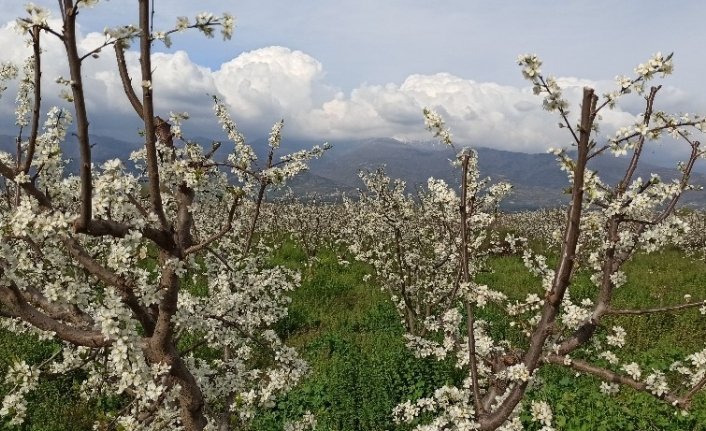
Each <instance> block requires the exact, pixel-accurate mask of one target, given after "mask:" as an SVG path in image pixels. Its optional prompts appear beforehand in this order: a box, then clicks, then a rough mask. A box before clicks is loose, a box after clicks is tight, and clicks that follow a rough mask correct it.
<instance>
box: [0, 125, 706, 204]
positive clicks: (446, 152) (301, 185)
mask: <svg viewBox="0 0 706 431" xmlns="http://www.w3.org/2000/svg"><path fill="white" fill-rule="evenodd" d="M197 140H198V141H199V142H202V143H204V145H205V146H206V147H209V146H210V142H211V140H210V139H207V138H199V139H197ZM91 143H92V144H95V145H94V147H93V156H94V159H95V162H97V163H102V162H103V161H105V160H108V159H112V158H126V157H127V156H128V155H129V154H130V152H132V151H134V150H137V149H139V148H140V146H141V145H142V144H140V143H130V142H125V141H120V140H117V139H113V138H110V137H104V136H91ZM321 143H323V141H322V142H315V141H304V140H285V141H284V142H283V143H282V147H281V148H280V149H279V151H278V152H277V154H279V155H283V154H287V153H289V152H293V151H298V150H301V149H305V148H311V146H312V145H315V144H321ZM251 144H252V145H253V148H254V149H255V152H256V154H257V155H258V157H259V158H260V159H261V160H263V159H264V158H265V157H266V155H267V153H268V151H269V147H268V146H267V140H266V139H258V140H255V141H253V142H252V143H251ZM333 146H334V147H333V149H331V150H329V151H327V152H326V153H325V155H324V157H323V158H322V159H320V160H314V161H312V162H311V163H310V170H309V171H308V172H306V173H305V174H303V175H301V176H299V177H297V178H295V179H294V180H292V181H290V182H289V184H288V186H289V187H290V188H291V189H292V190H293V192H294V193H295V194H296V195H299V196H305V195H307V194H308V195H311V194H318V195H321V196H329V197H334V196H338V195H340V194H341V193H345V194H347V195H349V196H354V195H356V194H357V189H358V188H360V187H362V183H361V181H360V179H359V178H358V172H359V171H360V170H375V169H377V168H379V167H381V166H383V165H385V166H386V171H387V173H388V175H390V176H391V177H393V178H401V179H403V180H405V181H406V182H407V184H408V188H409V190H410V191H412V190H413V187H414V185H417V184H425V183H426V181H427V179H428V178H429V177H435V178H439V179H443V180H445V181H446V182H447V183H449V184H452V185H457V184H459V173H458V170H456V169H453V168H452V167H451V166H450V159H453V157H454V153H453V151H452V150H451V149H449V148H446V147H444V146H442V145H439V144H433V143H429V142H401V141H398V140H395V139H389V138H379V139H365V140H359V141H348V142H334V143H333ZM227 148H228V146H227V145H223V146H222V147H221V148H220V149H219V150H218V152H217V153H216V159H224V158H225V157H226V154H227V151H228V149H227ZM14 149H15V143H14V137H12V136H7V135H0V150H4V151H10V152H13V153H14V151H15V150H14ZM476 150H477V151H478V156H479V167H480V170H481V175H482V176H489V177H490V178H491V180H492V181H493V182H498V181H507V182H509V183H511V184H513V186H514V188H513V193H512V194H511V195H510V196H509V197H508V198H507V199H506V200H505V201H504V202H503V205H502V206H503V208H504V209H506V210H511V211H515V210H529V209H537V208H544V207H551V206H557V205H562V204H565V203H567V202H568V196H567V195H566V194H564V193H563V190H564V189H565V188H567V187H568V185H569V183H568V179H567V176H566V173H565V172H563V171H561V170H560V169H559V166H558V164H557V162H556V160H555V157H554V156H553V155H551V154H527V153H518V152H510V151H503V150H495V149H492V148H484V147H478V148H476ZM64 151H65V155H66V156H67V157H69V158H73V159H74V160H75V161H74V163H72V164H71V165H70V169H71V170H73V171H77V166H78V164H77V163H76V160H77V159H78V145H77V143H76V138H75V136H71V137H69V138H68V139H67V143H66V145H65V146H64ZM277 157H278V156H277ZM626 163H627V159H626V158H624V157H623V158H615V157H612V156H610V155H606V156H605V157H598V158H596V159H594V160H591V161H590V164H589V168H590V169H593V170H597V171H598V173H599V175H600V176H601V178H602V179H603V180H604V181H607V182H608V183H610V184H615V183H616V182H617V181H619V180H620V175H621V174H622V173H623V172H624V169H625V166H626ZM651 173H656V174H659V175H660V176H661V177H662V179H663V180H665V181H666V180H670V179H672V178H676V177H677V175H678V171H677V170H676V169H668V168H663V167H658V166H654V165H649V164H643V165H642V166H641V167H640V169H639V170H638V172H637V175H639V176H642V177H643V178H649V176H650V174H651ZM692 182H693V183H695V184H701V185H706V176H704V175H702V174H693V175H692ZM683 203H685V204H688V205H690V206H697V207H706V193H705V192H692V193H689V194H687V195H686V196H685V197H684V199H683Z"/></svg>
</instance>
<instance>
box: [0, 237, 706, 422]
mask: <svg viewBox="0 0 706 431" xmlns="http://www.w3.org/2000/svg"><path fill="white" fill-rule="evenodd" d="M272 263H273V264H279V265H285V266H288V267H290V268H297V269H304V268H305V264H306V256H305V254H304V253H303V251H301V250H300V249H299V248H298V247H297V246H296V245H295V244H294V243H286V244H284V245H283V246H282V247H280V248H279V250H278V251H277V253H276V256H275V257H274V258H273V262H272ZM490 264H491V266H492V268H493V270H494V271H493V272H492V273H491V272H489V273H484V274H482V275H481V276H480V279H479V282H482V283H486V284H488V285H489V286H490V287H492V288H496V289H498V290H502V291H503V292H505V293H506V294H507V295H508V296H510V297H511V298H512V297H517V298H520V297H523V296H524V295H526V294H527V293H528V292H538V291H539V289H540V287H539V281H538V280H537V279H535V278H534V277H533V276H531V275H530V274H529V272H528V271H527V270H526V269H525V268H524V266H523V264H522V261H521V259H520V258H519V257H512V256H510V257H496V258H493V259H492V260H491V262H490ZM369 271H370V270H369V268H368V267H367V266H366V265H363V264H360V263H356V262H351V263H350V264H349V265H341V264H340V263H339V261H338V258H337V256H336V254H334V253H333V252H330V251H325V252H324V253H322V254H321V255H320V260H319V262H318V263H317V264H316V265H315V266H314V269H313V272H311V274H310V275H309V276H308V277H305V279H304V281H303V283H302V286H301V287H300V288H299V289H298V290H296V291H295V292H294V293H293V295H292V300H293V301H292V304H291V307H290V310H289V316H288V317H287V318H285V319H284V320H282V321H280V322H279V323H278V324H277V326H276V329H277V331H278V332H279V334H280V335H281V336H282V337H283V338H285V339H286V341H287V342H288V343H289V344H290V345H292V346H295V347H296V348H297V349H298V350H299V351H300V352H301V354H302V355H303V356H304V357H305V358H306V359H307V360H308V361H309V363H310V364H311V366H312V374H311V375H310V377H309V378H308V379H307V380H306V381H305V382H304V383H303V384H301V385H300V386H299V387H297V388H296V389H294V390H293V391H292V392H291V393H289V394H288V395H287V396H286V397H284V398H282V399H280V400H279V402H278V404H277V406H276V407H275V408H274V409H273V410H269V411H265V412H262V413H261V414H260V415H259V416H258V417H257V418H256V419H255V421H254V422H253V423H252V427H251V429H253V430H281V429H282V427H283V425H284V423H285V422H288V421H292V420H295V419H297V418H299V417H300V416H301V415H302V414H303V413H305V412H306V411H311V412H313V413H314V414H315V415H316V417H317V420H318V427H317V429H319V430H393V429H409V428H410V426H409V425H406V426H396V425H395V424H394V423H393V421H392V416H391V411H392V408H393V407H394V406H395V405H396V404H398V403H400V402H403V401H405V400H407V399H411V400H415V399H417V398H419V397H421V396H428V395H430V394H431V393H433V391H434V389H436V388H438V387H439V386H442V385H443V384H444V383H458V382H459V381H460V380H461V379H462V375H461V372H460V371H459V370H457V369H455V368H454V367H453V365H452V363H451V362H449V361H447V362H438V361H436V360H433V359H417V358H415V357H414V355H413V354H412V352H411V351H409V350H408V349H407V348H406V347H405V346H404V342H403V338H402V335H403V332H404V331H403V328H402V325H401V324H400V321H399V317H398V315H397V312H396V311H395V309H394V307H393V305H392V304H391V302H390V301H389V299H388V296H387V294H386V293H384V292H382V291H380V289H379V288H378V287H377V286H374V285H371V283H370V282H368V283H364V282H363V281H362V279H363V276H364V275H365V274H367V273H368V272H369ZM627 272H628V275H629V280H630V281H629V282H628V284H627V285H625V286H623V287H621V288H620V289H619V290H618V291H617V294H616V298H615V303H616V305H617V306H621V307H622V306H624V307H631V308H632V307H638V306H645V305H649V306H659V305H667V304H678V303H680V302H681V301H683V296H684V295H685V294H687V293H690V294H692V295H694V299H703V297H705V296H706V292H705V291H704V287H703V286H705V285H706V264H704V263H703V262H700V261H693V260H691V259H688V258H686V257H685V255H684V253H683V252H682V251H679V250H676V249H670V250H665V251H663V252H662V253H658V254H652V255H639V256H637V257H636V258H635V259H634V261H632V262H630V263H629V264H628V267H627ZM591 289H592V287H591V284H590V283H589V282H588V280H587V278H586V277H582V276H581V275H579V277H578V278H577V280H576V282H575V284H574V285H573V286H572V290H571V292H572V297H573V298H582V297H584V296H589V295H591V294H592V291H591ZM699 295H700V296H699ZM479 317H480V318H484V319H488V320H489V321H490V322H492V323H493V328H494V329H493V330H494V335H496V336H498V337H511V338H514V337H515V334H513V330H512V328H510V327H509V325H507V322H506V321H505V320H504V319H505V318H504V317H503V315H502V314H501V313H500V312H499V310H497V309H494V308H493V307H486V308H485V309H483V310H481V315H480V316H479ZM612 324H619V325H621V326H623V327H624V328H625V329H626V330H627V332H628V337H629V339H628V341H629V342H628V344H627V346H626V347H625V348H624V350H622V351H621V355H622V356H623V357H633V358H634V360H635V361H636V362H638V363H639V364H640V365H641V366H642V367H643V369H649V368H650V367H652V366H654V367H656V368H664V367H667V366H669V364H670V363H672V362H673V361H674V360H676V359H678V358H681V357H684V355H686V354H688V353H690V352H692V351H695V350H700V349H702V348H703V345H704V341H705V340H704V336H703V334H704V332H705V331H704V329H706V317H704V316H702V315H700V314H699V312H698V310H695V309H692V310H687V311H683V312H680V313H677V314H659V315H651V316H620V317H616V318H614V319H613V320H612V321H610V322H608V323H607V325H612ZM518 340H519V338H518ZM628 346H629V347H628ZM675 346H680V347H678V348H677V347H675ZM54 348H55V346H53V345H52V343H49V342H37V341H35V340H32V339H29V338H27V337H17V336H15V335H12V334H10V333H9V332H6V331H2V332H0V370H5V369H6V367H8V366H9V365H10V364H11V363H12V361H13V360H14V359H16V358H23V359H26V360H27V361H28V362H31V363H39V362H41V361H42V360H44V359H46V358H48V357H49V356H51V355H52V353H53V352H54ZM541 377H542V378H543V379H544V380H545V381H546V385H544V386H542V387H541V388H540V389H539V390H537V391H534V392H533V393H532V395H531V397H530V398H531V399H542V400H547V401H548V402H549V403H550V404H551V405H552V406H553V409H554V420H555V422H554V423H555V426H556V427H557V429H564V430H606V431H607V430H616V431H618V430H706V396H704V394H701V395H700V396H697V397H696V399H695V401H694V403H693V407H692V410H691V411H690V413H689V415H687V416H684V415H682V414H681V413H680V412H679V411H676V410H675V409H674V408H672V407H671V406H669V405H666V404H665V403H663V402H660V401H658V400H655V399H654V398H653V397H652V396H650V395H647V394H642V393H640V394H638V393H635V392H634V391H632V390H630V389H626V388H623V389H621V392H620V393H619V394H618V395H617V396H615V397H607V396H605V395H602V394H601V393H600V392H599V391H598V385H599V382H598V381H597V380H595V379H593V378H591V377H585V376H582V377H579V378H574V376H573V373H572V372H569V371H566V370H564V369H560V368H545V370H544V371H543V372H542V375H541ZM81 378H82V376H81V375H80V374H79V373H76V374H74V375H70V376H63V377H61V378H56V379H53V380H47V381H45V382H44V383H42V385H41V386H40V389H39V390H38V391H36V392H34V393H33V394H32V395H31V402H30V404H29V411H28V416H27V421H26V423H25V424H24V425H22V426H21V427H19V428H17V427H15V428H13V427H9V426H8V425H7V424H6V423H5V422H1V421H0V426H2V427H3V429H20V430H84V429H85V430H88V429H91V424H92V420H93V419H92V418H94V417H95V415H100V414H101V412H103V411H110V410H114V409H117V408H118V407H119V406H120V405H121V400H90V401H84V400H82V399H81V398H80V396H79V394H78V393H77V392H76V391H75V389H74V388H76V387H77V385H78V382H80V379H81ZM8 389H9V388H7V387H0V392H5V391H7V390H8ZM523 419H524V422H525V425H526V429H529V430H534V429H539V426H538V425H537V424H535V423H532V422H531V421H530V420H529V417H523Z"/></svg>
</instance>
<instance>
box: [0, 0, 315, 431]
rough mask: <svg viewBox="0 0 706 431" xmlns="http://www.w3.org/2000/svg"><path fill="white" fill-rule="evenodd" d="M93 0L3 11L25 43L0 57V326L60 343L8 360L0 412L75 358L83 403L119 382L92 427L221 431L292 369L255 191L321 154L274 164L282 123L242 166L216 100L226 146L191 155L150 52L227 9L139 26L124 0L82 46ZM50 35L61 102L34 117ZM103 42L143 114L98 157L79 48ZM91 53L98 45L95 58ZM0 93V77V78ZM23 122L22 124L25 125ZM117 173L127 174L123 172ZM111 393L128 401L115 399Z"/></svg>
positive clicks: (143, 19) (243, 148)
mask: <svg viewBox="0 0 706 431" xmlns="http://www.w3.org/2000/svg"><path fill="white" fill-rule="evenodd" d="M96 3H98V1H96V0H93V1H88V0H80V1H73V0H61V1H59V2H58V4H59V12H60V20H61V26H55V27H54V26H51V25H50V24H49V21H48V16H49V11H48V10H45V9H43V8H40V7H37V6H34V5H29V6H28V7H27V12H28V15H27V16H26V17H23V18H20V19H18V21H17V26H18V28H19V29H20V30H21V31H22V32H24V34H26V35H27V36H28V39H29V43H28V46H30V47H31V51H32V52H31V55H30V56H29V57H28V59H27V61H26V63H25V64H24V68H23V70H22V71H20V70H19V69H18V67H17V66H16V65H14V64H11V63H7V62H6V63H2V66H1V69H0V73H1V76H0V78H1V79H2V81H7V80H11V79H14V78H16V77H18V76H19V78H20V86H19V94H18V96H17V100H18V105H17V110H16V112H17V119H16V121H17V125H18V126H20V127H19V130H20V133H19V134H18V138H17V143H18V146H17V153H16V154H14V155H11V154H8V153H2V154H0V174H1V175H2V177H3V178H4V180H5V187H4V190H3V199H2V201H0V235H2V241H1V243H2V245H1V246H0V324H1V325H2V326H3V328H6V329H9V330H11V331H14V332H17V333H23V334H34V335H36V336H39V337H42V338H46V339H51V340H55V342H57V343H59V344H60V346H61V348H60V349H58V350H57V351H56V353H55V354H54V355H53V356H52V357H51V358H49V359H47V361H45V362H43V363H41V364H27V363H25V362H24V361H19V362H16V363H15V364H14V365H13V366H12V367H10V369H9V370H8V372H7V375H6V377H5V379H6V382H8V383H10V385H11V387H12V389H11V391H10V392H9V393H8V394H7V395H6V396H5V398H4V400H3V401H2V407H1V408H0V414H2V415H5V416H9V417H10V418H11V423H14V424H19V423H22V421H23V420H24V417H25V412H26V403H25V400H24V398H25V395H26V394H27V393H28V392H30V391H31V390H32V389H33V388H34V387H36V385H37V383H38V381H39V379H41V378H42V377H43V376H44V375H52V374H57V373H65V372H70V371H72V370H78V369H81V370H84V372H85V375H86V378H85V380H83V381H82V383H81V388H80V390H81V393H82V394H83V395H84V396H86V397H87V398H100V397H109V396H114V395H118V394H122V395H123V397H127V398H126V399H127V400H128V401H126V402H124V405H123V406H122V407H121V408H120V409H118V410H115V411H108V412H105V414H106V418H105V419H104V420H101V421H99V422H98V423H97V426H98V429H102V428H115V427H120V429H138V428H139V429H170V430H171V429H186V430H201V429H214V430H215V429H231V427H232V426H234V424H236V423H238V422H241V421H242V422H245V421H247V420H248V418H249V417H250V416H251V415H252V412H253V410H254V409H255V408H258V407H263V406H264V407H266V406H271V405H272V404H273V400H274V398H275V397H276V396H277V394H280V393H283V392H286V391H287V390H288V389H290V388H291V387H292V386H293V385H294V384H296V383H297V381H298V380H299V379H300V378H301V377H302V376H303V375H304V374H305V373H306V372H307V365H306V363H305V362H304V361H303V360H301V359H300V358H299V357H298V355H297V353H296V352H295V351H294V350H293V349H291V348H289V347H287V346H285V345H283V344H282V342H281V341H280V339H279V338H278V336H277V335H276V334H275V332H274V331H273V330H272V329H270V327H271V325H272V324H273V323H274V322H276V321H277V320H278V319H280V318H281V317H283V316H284V315H286V306H287V303H288V298H287V297H286V296H285V293H286V291H288V290H291V289H292V288H294V287H295V286H296V284H297V282H298V279H299V276H298V274H296V273H294V272H291V271H288V270H285V269H283V268H279V267H275V268H269V267H267V266H266V265H263V259H264V257H263V256H265V255H264V254H263V253H262V251H263V250H265V251H266V246H265V245H264V244H260V243H259V242H258V240H257V236H256V235H255V233H254V232H255V228H256V225H257V217H258V215H259V208H260V204H261V202H262V199H263V194H264V192H265V189H266V188H267V187H268V186H269V185H271V184H278V183H283V182H284V181H286V180H287V179H288V178H291V177H292V176H293V175H296V174H297V173H298V172H300V171H301V170H303V169H306V164H305V162H306V161H307V160H310V159H311V158H312V157H318V156H320V155H321V153H322V152H323V151H324V149H325V148H324V149H322V148H319V147H314V148H313V149H312V150H311V151H301V152H298V153H295V154H290V155H288V156H285V157H281V158H279V159H275V158H274V151H275V150H276V149H277V147H278V146H279V143H280V141H281V137H282V136H281V129H282V123H278V124H276V125H275V126H274V128H273V129H272V132H271V135H270V140H269V145H270V152H269V157H268V158H267V160H266V161H265V163H261V164H260V166H261V168H257V164H256V163H255V161H256V157H255V155H254V152H253V150H252V149H251V148H250V147H249V146H248V145H247V144H246V143H245V141H244V138H243V136H242V135H241V134H240V133H239V132H238V131H237V129H236V126H235V123H234V122H233V121H231V120H230V118H229V116H228V113H227V112H226V108H225V105H224V104H223V102H221V101H220V100H219V99H218V98H216V97H214V109H215V114H216V117H217V119H218V122H219V123H220V124H221V126H222V127H223V129H224V130H225V131H226V132H227V134H228V138H229V139H230V141H231V151H230V153H229V154H228V156H227V159H226V160H223V161H217V159H216V155H215V153H216V150H217V148H218V146H220V143H214V145H213V147H212V148H211V149H210V150H208V151H205V150H204V149H203V148H202V147H201V146H200V145H199V144H197V143H193V142H190V141H186V142H184V143H183V144H180V143H179V141H180V140H181V139H182V137H181V130H180V124H181V122H182V121H183V120H184V119H185V118H187V115H185V114H170V117H169V118H170V120H169V121H165V120H163V119H162V118H160V117H159V116H157V115H156V113H155V110H154V99H155V97H158V96H159V88H153V85H152V74H153V68H152V66H151V63H150V58H151V57H150V56H151V49H152V48H151V47H152V44H153V43H154V42H155V40H157V39H159V40H162V41H164V43H166V44H169V43H170V40H169V36H170V34H172V33H173V32H176V31H182V30H186V29H196V30H198V31H200V32H202V33H204V34H205V35H207V36H211V37H212V36H213V33H214V31H215V29H217V28H219V27H220V30H221V33H222V35H223V37H224V38H230V37H231V34H232V31H233V26H234V21H233V17H232V16H231V15H229V14H225V15H223V16H220V17H217V16H214V15H211V14H207V13H203V14H199V15H198V16H197V17H196V19H195V21H190V20H189V19H188V18H186V17H179V18H178V20H177V24H176V27H175V28H174V29H173V30H170V31H164V32H151V31H150V8H149V1H148V0H140V1H138V2H136V4H137V7H138V10H139V23H138V24H137V25H128V26H123V27H119V28H116V29H106V30H105V42H104V43H103V44H101V45H100V46H95V47H93V48H91V49H88V50H82V49H81V48H80V46H81V45H80V44H79V43H78V42H77V17H78V15H79V12H80V11H81V15H84V14H87V13H90V12H89V11H87V10H85V9H84V8H90V7H92V6H94V4H96ZM54 37H55V38H58V39H59V40H60V41H61V42H62V43H63V46H64V47H65V58H66V60H67V64H68V70H67V77H66V78H64V77H59V78H58V79H57V82H59V83H60V84H64V85H65V89H64V90H63V91H62V97H63V98H64V99H65V100H66V101H67V104H70V105H71V109H67V108H65V107H54V108H51V109H49V110H48V113H47V114H46V117H45V118H44V119H42V116H43V114H42V112H43V109H44V108H43V106H42V94H43V88H42V79H41V75H42V63H41V60H42V55H43V53H42V51H43V46H44V44H43V42H44V40H45V38H54ZM135 39H137V40H139V52H140V76H139V77H138V79H137V82H139V83H141V84H140V85H139V87H138V88H137V89H135V88H134V87H133V85H132V81H131V77H130V75H129V73H128V65H127V62H126V58H125V51H126V50H127V49H129V44H130V42H131V41H133V40H135ZM109 47H112V48H113V49H114V51H115V56H116V59H117V65H118V71H119V74H120V77H121V80H122V86H123V89H124V92H125V95H126V97H127V100H128V101H129V103H130V105H131V106H132V107H133V108H134V111H135V114H136V115H137V116H138V117H139V118H140V119H141V120H142V122H143V123H144V134H143V137H144V147H143V148H142V149H141V150H140V151H137V152H135V153H133V154H132V155H131V160H132V163H134V164H135V168H136V170H132V171H131V170H129V169H127V168H126V166H125V164H124V163H123V162H122V161H120V160H110V161H108V162H106V163H105V164H103V165H102V166H96V165H95V164H94V163H93V160H92V157H91V144H90V141H89V130H90V129H89V119H90V116H91V113H90V112H89V111H88V107H87V103H86V96H85V93H86V91H87V89H86V88H85V87H84V84H83V81H82V77H83V75H84V72H83V68H84V65H85V64H86V63H87V62H90V61H92V57H94V56H96V55H98V53H99V52H102V51H105V50H106V48H109ZM102 55H104V54H102ZM0 88H4V87H0ZM72 124H75V135H76V137H77V140H78V145H79V147H80V173H79V175H78V176H75V175H72V174H69V173H67V172H66V170H65V168H66V165H67V162H66V161H65V160H63V158H62V142H63V141H64V139H65V137H66V134H67V131H68V130H69V127H73V126H72ZM25 130H27V131H28V132H27V134H26V135H24V134H23V132H24V131H25ZM132 172H141V173H138V174H135V173H132ZM123 399H125V398H123Z"/></svg>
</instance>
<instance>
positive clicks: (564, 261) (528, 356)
mask: <svg viewBox="0 0 706 431" xmlns="http://www.w3.org/2000/svg"><path fill="white" fill-rule="evenodd" d="M597 101H598V97H597V96H596V95H595V93H594V90H593V89H592V88H589V87H584V89H583V101H582V104H581V125H580V127H579V133H580V138H579V140H578V156H577V159H576V164H575V166H574V184H573V187H572V191H571V203H570V205H569V209H568V212H567V218H566V229H565V230H564V235H563V242H562V246H561V260H560V261H559V265H558V268H557V270H556V273H555V276H554V280H553V282H552V287H551V290H550V291H549V292H547V295H546V297H545V302H544V307H543V309H542V315H541V318H540V321H539V323H538V324H537V328H536V330H535V331H534V333H533V334H532V337H531V340H530V347H529V349H528V350H527V353H525V356H524V358H523V362H524V364H525V366H526V367H527V369H528V370H529V371H530V372H532V371H533V370H534V369H535V368H536V367H537V365H538V363H539V359H540V357H541V355H542V351H543V348H544V343H545V341H546V339H547V337H548V336H549V335H550V334H551V332H552V328H553V325H554V322H555V320H556V317H557V315H558V313H559V307H560V306H561V301H562V299H563V298H564V294H565V292H566V289H567V288H568V286H569V282H570V280H571V274H572V272H573V266H574V260H575V257H576V246H577V244H578V239H579V234H580V231H581V228H580V223H581V214H582V212H583V194H584V190H583V185H584V177H585V174H586V162H587V160H588V152H589V150H590V145H591V131H592V129H593V122H594V120H595V117H596V103H597ZM526 389H527V383H526V382H522V383H520V384H517V385H515V386H514V387H513V389H512V390H511V391H510V394H509V395H508V397H507V398H506V399H505V401H503V403H502V404H501V405H500V406H499V407H498V408H497V409H496V410H495V411H494V412H492V413H491V414H490V415H488V416H486V417H484V418H481V429H482V430H494V429H496V428H497V427H499V426H500V425H501V424H502V423H504V422H505V420H506V419H507V418H508V417H509V416H510V414H511V413H512V411H513V410H514V409H515V406H517V404H518V403H519V402H520V401H521V400H522V397H523V396H524V393H525V391H526Z"/></svg>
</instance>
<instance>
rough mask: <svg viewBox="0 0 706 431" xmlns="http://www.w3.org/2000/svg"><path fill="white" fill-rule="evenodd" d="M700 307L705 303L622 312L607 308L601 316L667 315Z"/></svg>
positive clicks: (624, 310)
mask: <svg viewBox="0 0 706 431" xmlns="http://www.w3.org/2000/svg"><path fill="white" fill-rule="evenodd" d="M701 306H706V301H699V302H689V303H687V304H680V305H670V306H666V307H656V308H642V309H639V308H638V309H632V310H631V309H623V310H616V309H612V308H608V309H607V310H606V311H605V312H603V315H605V316H609V315H613V316H617V315H638V316H639V315H644V314H653V313H669V312H670V311H680V310H687V309H689V308H696V307H701Z"/></svg>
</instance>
